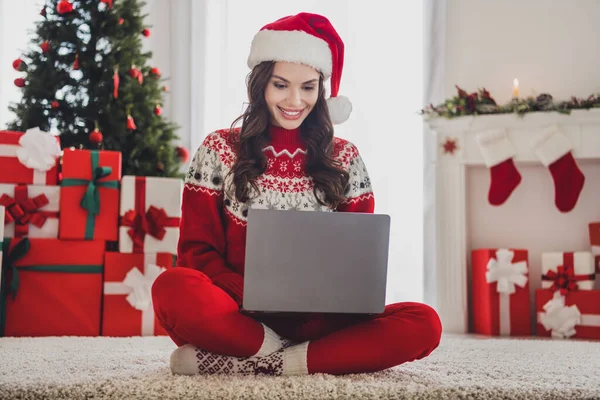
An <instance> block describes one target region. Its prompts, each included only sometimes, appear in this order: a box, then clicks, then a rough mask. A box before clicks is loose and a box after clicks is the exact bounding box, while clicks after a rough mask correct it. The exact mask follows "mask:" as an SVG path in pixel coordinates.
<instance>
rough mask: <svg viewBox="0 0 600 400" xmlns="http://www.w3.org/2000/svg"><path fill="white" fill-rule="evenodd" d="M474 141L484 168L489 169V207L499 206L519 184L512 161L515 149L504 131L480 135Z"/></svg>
mask: <svg viewBox="0 0 600 400" xmlns="http://www.w3.org/2000/svg"><path fill="white" fill-rule="evenodd" d="M475 140H476V141H477V144H478V145H479V149H480V150H481V154H482V155H483V160H484V162H485V165H486V167H488V168H489V169H490V177H491V183H490V189H489V191H488V201H489V202H490V204H491V205H494V206H499V205H501V204H503V203H504V202H505V201H506V200H508V198H509V197H510V195H511V193H512V192H513V191H514V190H515V189H516V187H517V186H518V185H519V183H521V174H520V173H519V171H518V170H517V167H516V166H515V163H514V161H513V157H514V155H515V154H516V152H515V149H514V147H513V145H512V143H511V142H510V140H508V137H507V136H506V132H505V131H504V130H494V131H489V132H484V133H480V134H478V135H477V136H476V138H475Z"/></svg>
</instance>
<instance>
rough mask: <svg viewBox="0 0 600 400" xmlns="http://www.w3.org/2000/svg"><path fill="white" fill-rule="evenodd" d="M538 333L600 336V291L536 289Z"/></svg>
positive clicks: (563, 335) (589, 337)
mask: <svg viewBox="0 0 600 400" xmlns="http://www.w3.org/2000/svg"><path fill="white" fill-rule="evenodd" d="M535 307H536V310H537V317H538V319H537V320H538V324H537V334H538V336H552V337H555V338H561V339H567V338H575V339H600V290H578V291H575V292H565V294H564V295H562V294H561V293H560V292H559V291H552V290H548V289H537V290H536V291H535Z"/></svg>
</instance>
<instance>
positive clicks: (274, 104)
mask: <svg viewBox="0 0 600 400" xmlns="http://www.w3.org/2000/svg"><path fill="white" fill-rule="evenodd" d="M319 77H320V74H319V73H318V72H317V70H315V69H314V68H312V67H309V66H307V65H302V64H295V63H288V62H277V63H275V66H274V68H273V73H272V75H271V79H270V80H269V83H268V84H267V88H266V89H265V101H266V103H267V106H268V108H269V112H270V113H271V123H272V124H273V125H275V126H280V127H282V128H285V129H296V128H298V127H299V126H300V125H301V124H302V121H304V120H305V119H306V117H307V116H308V114H310V112H311V111H312V109H313V107H314V106H315V104H316V103H317V100H318V98H319Z"/></svg>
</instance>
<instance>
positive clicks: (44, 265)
mask: <svg viewBox="0 0 600 400" xmlns="http://www.w3.org/2000/svg"><path fill="white" fill-rule="evenodd" d="M3 249H4V257H3V263H2V275H3V278H2V280H3V282H4V283H3V285H2V290H1V292H2V293H0V336H98V335H99V334H100V307H101V300H102V264H103V260H104V241H101V240H93V241H65V240H59V239H29V238H22V239H5V240H4V242H3Z"/></svg>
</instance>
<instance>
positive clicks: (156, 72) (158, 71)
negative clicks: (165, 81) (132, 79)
mask: <svg viewBox="0 0 600 400" xmlns="http://www.w3.org/2000/svg"><path fill="white" fill-rule="evenodd" d="M150 73H151V74H152V75H156V76H157V77H159V78H160V75H161V74H160V69H158V68H157V67H154V68H152V69H151V70H150Z"/></svg>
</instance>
